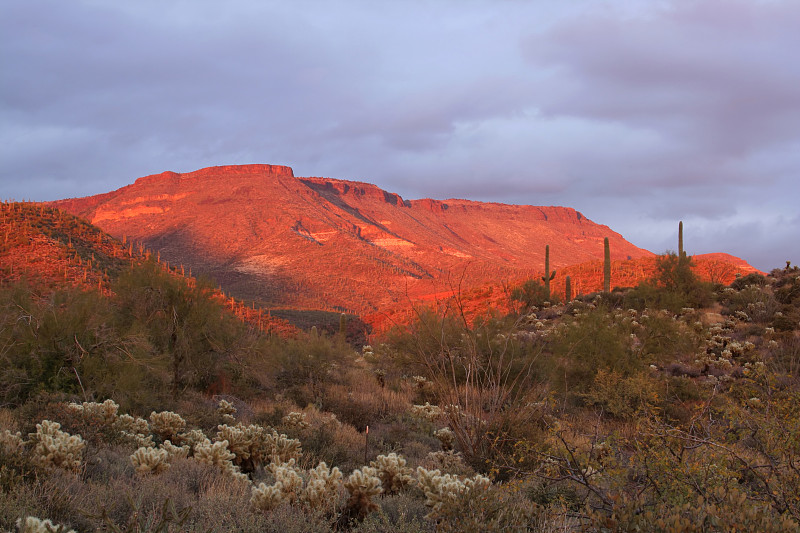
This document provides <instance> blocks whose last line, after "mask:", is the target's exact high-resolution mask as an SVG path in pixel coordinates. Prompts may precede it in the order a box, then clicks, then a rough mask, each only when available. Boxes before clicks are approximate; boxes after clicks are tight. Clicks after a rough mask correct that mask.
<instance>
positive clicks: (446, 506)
mask: <svg viewBox="0 0 800 533" xmlns="http://www.w3.org/2000/svg"><path fill="white" fill-rule="evenodd" d="M417 483H418V484H419V487H420V488H421V489H422V492H423V493H425V505H427V506H428V507H430V508H431V512H430V513H429V514H428V515H427V517H426V518H430V519H438V518H442V517H446V516H449V515H452V514H453V513H456V512H458V509H459V508H460V507H461V505H460V504H461V500H462V499H463V498H465V497H468V496H470V495H473V494H476V493H479V492H483V491H486V490H488V489H489V487H490V486H491V485H492V482H491V481H490V480H489V478H487V477H485V476H482V475H480V474H476V475H475V476H473V477H472V478H463V479H462V478H459V477H458V476H454V475H451V474H442V473H441V472H439V471H438V470H433V471H430V470H427V469H425V468H423V467H421V466H420V467H417Z"/></svg>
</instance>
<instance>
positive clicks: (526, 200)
mask: <svg viewBox="0 0 800 533" xmlns="http://www.w3.org/2000/svg"><path fill="white" fill-rule="evenodd" d="M128 4H130V5H128ZM3 11H4V13H3V15H4V16H3V17H2V18H0V63H2V65H3V72H4V75H3V76H2V77H1V78H0V118H2V120H0V141H2V142H0V191H1V192H0V196H2V197H3V198H16V199H22V198H29V199H34V200H47V199H56V198H65V197H71V196H83V195H89V194H97V193H101V192H106V191H109V190H112V189H115V188H118V187H121V186H123V185H125V184H128V183H130V182H132V181H133V180H134V179H135V178H137V177H140V176H143V175H147V174H152V173H157V172H162V171H164V170H173V171H178V172H187V171H192V170H196V169H198V168H202V167H205V166H211V165H221V164H241V163H271V164H287V165H290V166H292V167H293V168H294V170H295V174H296V175H300V176H320V175H323V176H331V177H337V178H342V179H361V180H365V181H370V182H373V183H376V184H378V185H379V186H381V187H383V188H385V189H388V190H391V191H394V192H398V193H400V194H401V195H403V196H404V197H406V198H421V197H434V198H452V197H457V198H470V199H475V200H484V201H498V202H508V203H520V204H534V205H565V206H570V207H575V208H576V209H578V210H580V211H582V212H583V213H584V214H585V215H586V216H588V217H589V218H591V219H593V220H595V221H596V222H599V223H603V224H607V225H609V226H610V227H611V228H613V229H614V230H616V231H619V232H620V233H622V234H623V235H624V236H625V237H626V238H627V239H628V240H630V241H632V242H633V243H635V244H637V245H639V246H642V247H644V248H647V249H650V250H652V251H655V252H662V251H664V250H666V249H674V248H675V240H676V237H675V234H676V232H677V221H678V220H683V221H684V225H685V228H686V229H685V231H686V248H687V250H688V251H689V252H690V253H704V252H714V251H724V252H729V253H732V254H734V255H738V256H740V257H743V258H744V259H746V260H748V261H749V262H751V263H752V264H754V265H755V266H757V267H759V268H761V269H764V270H768V269H771V268H774V267H778V266H782V265H783V264H784V262H785V261H786V260H792V261H793V262H795V263H798V262H800V244H798V243H800V239H798V237H800V209H798V208H797V206H796V203H797V199H798V198H800V175H798V174H799V173H800V128H798V127H797V125H798V124H800V91H797V87H800V63H799V62H797V61H796V59H795V58H794V57H793V56H794V53H795V52H794V51H795V50H798V49H800V33H799V32H797V28H798V27H800V4H798V3H797V2H794V1H792V0H724V1H723V0H703V1H700V0H695V1H693V0H670V1H662V2H649V1H624V0H608V1H601V0H597V1H590V0H585V1H576V2H569V3H567V2H558V1H555V0H543V1H537V2H522V1H517V0H503V1H500V2H490V1H488V0H486V1H484V0H468V1H455V0H441V1H439V2H425V1H422V0H409V1H406V2H388V3H383V2H382V3H375V2H367V1H360V0H353V1H348V2H336V3H334V2H322V1H310V0H299V1H296V2H270V1H267V2H260V1H244V0H234V1H231V2H226V3H225V4H219V3H217V2H210V1H206V0H199V1H193V2H188V1H185V2H175V3H170V4H169V6H165V5H164V3H163V2H155V1H150V0H144V1H140V2H132V3H124V4H123V3H107V2H100V1H90V0H85V1H76V2H61V1H56V0H25V1H23V0H10V1H8V2H6V6H5V7H4V10H3Z"/></svg>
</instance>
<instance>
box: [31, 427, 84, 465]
mask: <svg viewBox="0 0 800 533" xmlns="http://www.w3.org/2000/svg"><path fill="white" fill-rule="evenodd" d="M29 437H30V442H31V444H32V445H33V449H32V456H33V458H34V462H36V463H37V464H38V465H39V466H42V467H45V468H49V467H57V468H63V469H66V470H77V469H78V468H80V466H81V461H82V460H83V449H84V448H85V447H86V443H85V442H84V441H83V438H82V437H81V436H80V435H70V434H69V433H67V432H66V431H61V424H59V423H58V422H51V421H50V420H42V423H41V424H36V433H31V434H29Z"/></svg>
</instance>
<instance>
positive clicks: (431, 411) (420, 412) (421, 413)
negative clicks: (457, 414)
mask: <svg viewBox="0 0 800 533" xmlns="http://www.w3.org/2000/svg"><path fill="white" fill-rule="evenodd" d="M410 414H411V416H412V417H414V418H416V419H418V420H424V421H425V422H429V423H433V422H436V420H437V419H438V418H439V417H440V416H442V410H441V409H440V408H439V406H438V405H431V404H430V403H428V402H425V405H412V406H411V411H410Z"/></svg>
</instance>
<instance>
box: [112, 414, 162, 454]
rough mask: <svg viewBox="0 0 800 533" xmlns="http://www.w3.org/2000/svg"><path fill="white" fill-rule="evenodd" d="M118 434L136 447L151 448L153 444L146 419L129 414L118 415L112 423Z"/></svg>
mask: <svg viewBox="0 0 800 533" xmlns="http://www.w3.org/2000/svg"><path fill="white" fill-rule="evenodd" d="M112 427H113V428H114V429H116V430H117V431H118V432H119V434H120V436H121V437H122V438H123V439H124V440H126V441H127V442H130V443H133V444H135V445H136V446H138V447H142V446H144V447H147V448H152V447H153V446H155V444H154V443H153V437H151V436H150V424H148V423H147V420H145V419H144V418H140V417H138V416H137V417H135V418H134V417H132V416H131V415H125V414H123V415H119V416H117V418H116V419H115V420H114V423H113V425H112Z"/></svg>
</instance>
